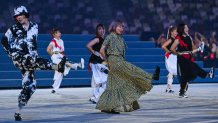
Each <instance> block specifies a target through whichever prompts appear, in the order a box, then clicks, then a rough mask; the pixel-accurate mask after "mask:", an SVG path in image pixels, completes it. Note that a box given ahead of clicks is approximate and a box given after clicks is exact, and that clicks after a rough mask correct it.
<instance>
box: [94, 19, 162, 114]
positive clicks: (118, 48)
mask: <svg viewBox="0 0 218 123" xmlns="http://www.w3.org/2000/svg"><path fill="white" fill-rule="evenodd" d="M123 31H124V25H123V22H122V21H119V20H118V21H114V22H112V23H111V25H110V27H109V32H110V34H109V35H108V36H107V37H106V39H105V40H104V43H103V45H102V47H101V50H100V53H101V54H102V56H103V57H104V58H106V59H107V62H108V67H109V73H108V79H107V86H106V89H105V91H104V92H103V94H102V95H101V97H100V99H99V100H98V102H97V105H96V109H99V110H101V111H102V112H105V113H115V114H116V113H120V112H130V111H133V110H137V109H139V104H138V101H137V100H138V99H139V98H140V96H141V95H142V94H145V93H147V92H148V91H150V90H151V88H152V83H151V82H152V79H155V80H159V74H160V68H159V67H157V68H156V70H155V74H153V75H152V74H149V73H147V72H145V71H144V70H142V69H140V68H139V67H136V66H134V65H132V64H131V63H129V62H127V61H125V52H126V47H127V46H126V43H125V42H124V39H123V37H122V33H123ZM105 50H106V51H105Z"/></svg>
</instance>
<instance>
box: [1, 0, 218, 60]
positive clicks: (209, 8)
mask: <svg viewBox="0 0 218 123" xmlns="http://www.w3.org/2000/svg"><path fill="white" fill-rule="evenodd" d="M20 5H24V6H26V7H27V9H28V11H29V13H30V19H31V20H33V21H34V22H36V23H37V24H38V25H39V33H49V32H50V29H51V28H53V27H58V28H59V29H60V30H61V31H62V33H64V34H94V33H95V27H96V25H97V24H98V23H102V24H104V25H105V26H106V29H107V28H108V26H109V24H110V22H111V21H112V20H115V19H120V20H123V21H124V22H125V34H136V35H141V37H142V40H153V41H155V42H156V47H161V44H162V43H163V42H164V41H165V37H166V33H167V29H168V27H169V26H170V25H177V24H179V23H181V22H184V23H186V24H187V25H188V26H189V28H190V35H191V36H192V37H193V39H194V42H195V44H196V46H197V45H198V44H199V41H201V40H203V41H204V42H205V44H206V45H205V51H206V52H204V53H203V54H198V56H196V58H197V59H198V60H210V59H218V49H217V45H218V43H217V34H216V32H217V30H218V0H7V1H4V2H1V5H0V10H1V14H0V33H4V32H6V30H7V29H8V28H9V27H10V26H11V25H12V24H14V18H13V14H14V12H13V9H14V7H16V6H20ZM214 63H215V62H214Z"/></svg>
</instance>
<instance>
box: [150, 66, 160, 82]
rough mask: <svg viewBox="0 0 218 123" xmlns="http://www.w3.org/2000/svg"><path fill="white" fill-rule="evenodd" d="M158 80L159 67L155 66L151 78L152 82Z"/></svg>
mask: <svg viewBox="0 0 218 123" xmlns="http://www.w3.org/2000/svg"><path fill="white" fill-rule="evenodd" d="M159 78H160V67H159V66H157V67H156V69H155V72H154V74H153V77H152V79H154V80H157V81H158V80H159Z"/></svg>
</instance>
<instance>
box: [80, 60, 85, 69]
mask: <svg viewBox="0 0 218 123" xmlns="http://www.w3.org/2000/svg"><path fill="white" fill-rule="evenodd" d="M84 62H85V60H84V59H83V58H81V60H80V64H79V67H80V68H81V69H84V68H85V65H84Z"/></svg>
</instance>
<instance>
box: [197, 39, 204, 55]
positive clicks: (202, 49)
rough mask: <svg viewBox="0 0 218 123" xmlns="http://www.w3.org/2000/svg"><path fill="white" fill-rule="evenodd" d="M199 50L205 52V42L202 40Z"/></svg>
mask: <svg viewBox="0 0 218 123" xmlns="http://www.w3.org/2000/svg"><path fill="white" fill-rule="evenodd" d="M198 51H200V52H201V53H203V52H204V42H203V41H202V42H201V44H200V46H199V47H198Z"/></svg>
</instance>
